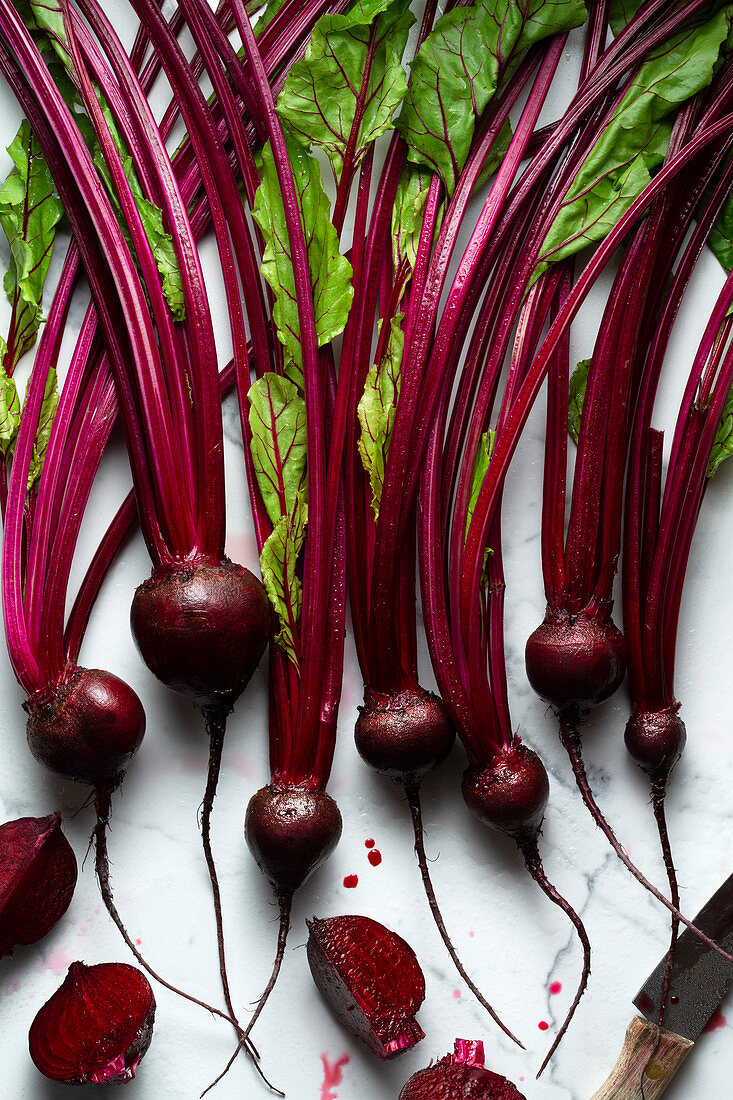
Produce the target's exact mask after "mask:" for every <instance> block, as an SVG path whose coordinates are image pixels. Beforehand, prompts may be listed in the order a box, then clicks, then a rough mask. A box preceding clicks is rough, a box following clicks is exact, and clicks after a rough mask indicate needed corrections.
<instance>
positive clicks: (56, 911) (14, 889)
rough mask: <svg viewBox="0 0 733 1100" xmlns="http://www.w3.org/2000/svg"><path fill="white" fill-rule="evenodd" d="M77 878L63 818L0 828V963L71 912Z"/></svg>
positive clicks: (24, 819) (22, 819)
mask: <svg viewBox="0 0 733 1100" xmlns="http://www.w3.org/2000/svg"><path fill="white" fill-rule="evenodd" d="M76 875H77V868H76V856H75V855H74V852H73V849H72V847H71V845H70V844H69V842H68V840H67V839H66V837H65V836H64V834H63V833H62V831H61V814H59V813H55V814H49V815H48V817H20V818H18V820H17V821H6V822H5V824H4V825H0V959H1V958H3V957H4V956H5V955H9V954H10V953H11V952H12V950H13V948H14V947H15V946H16V945H18V944H26V943H35V942H36V941H37V940H40V939H42V938H43V936H45V935H46V933H47V932H50V931H51V929H52V928H53V926H54V925H55V924H56V923H57V921H59V920H60V919H61V917H63V915H64V913H65V912H66V910H67V909H68V908H69V904H70V903H71V899H72V897H73V894H74V887H75V886H76Z"/></svg>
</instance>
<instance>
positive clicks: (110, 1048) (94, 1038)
mask: <svg viewBox="0 0 733 1100" xmlns="http://www.w3.org/2000/svg"><path fill="white" fill-rule="evenodd" d="M154 1019H155V998H154V996H153V991H152V989H151V988H150V983H149V982H148V980H147V978H146V977H145V975H144V974H142V973H141V972H140V971H139V970H137V969H136V968H135V967H134V966H128V965H127V963H98V964H97V965H96V966H85V965H84V963H83V962H75V963H72V964H71V966H70V967H69V972H68V974H67V975H66V978H65V979H64V982H63V985H61V986H60V988H59V989H57V990H56V992H55V993H54V994H53V996H52V997H51V998H50V1000H48V1001H46V1004H45V1005H44V1006H43V1008H42V1009H41V1010H40V1012H39V1013H38V1015H37V1016H36V1018H35V1020H34V1021H33V1023H32V1024H31V1029H30V1033H29V1036H28V1045H29V1048H30V1054H31V1058H32V1059H33V1062H34V1063H35V1065H36V1067H37V1068H38V1069H39V1070H40V1071H41V1073H43V1074H45V1076H46V1077H49V1078H50V1079H51V1080H52V1081H65V1082H67V1083H68V1084H73V1085H86V1084H95V1085H100V1084H118V1083H120V1082H123V1081H131V1080H132V1078H133V1077H134V1076H135V1071H136V1069H137V1067H138V1063H139V1062H140V1059H141V1058H142V1057H143V1055H144V1054H145V1052H146V1051H147V1049H148V1047H149V1046H150V1040H151V1038H152V1035H153V1021H154Z"/></svg>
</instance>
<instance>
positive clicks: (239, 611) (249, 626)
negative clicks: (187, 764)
mask: <svg viewBox="0 0 733 1100" xmlns="http://www.w3.org/2000/svg"><path fill="white" fill-rule="evenodd" d="M130 622H131V626H132V633H133V636H134V638H135V642H136V643H137V647H138V649H139V650H140V653H141V655H142V658H143V660H144V661H145V664H146V665H147V666H148V668H149V669H150V671H151V672H152V673H153V674H154V675H155V676H157V678H158V679H159V680H161V681H162V682H163V683H164V684H165V685H166V686H167V687H169V688H171V689H172V690H173V691H176V692H178V693H179V694H180V695H184V696H185V697H186V698H187V699H191V700H193V702H195V703H196V704H197V705H198V706H200V707H217V706H224V707H227V708H229V707H231V706H232V705H233V704H234V703H235V702H236V700H237V699H238V698H239V696H240V695H241V694H242V692H243V691H244V689H245V688H246V686H247V684H248V683H249V681H250V679H251V677H252V675H253V673H254V672H255V670H256V668H257V666H258V664H259V663H260V659H261V657H262V655H263V653H264V652H265V648H266V646H267V642H268V638H269V634H270V605H269V603H268V600H267V595H266V593H265V590H264V588H263V586H262V584H261V582H260V581H258V580H257V578H256V577H255V575H254V574H253V573H251V572H250V570H249V569H245V568H244V567H243V566H241V565H237V564H236V563H235V562H232V561H229V559H227V558H225V559H224V560H223V561H220V562H209V561H204V562H201V563H197V564H196V565H195V567H186V568H183V567H175V566H173V565H166V566H165V567H162V566H160V567H158V568H157V569H154V570H153V573H152V575H151V576H150V578H149V579H148V580H146V581H144V582H143V583H142V584H141V585H140V586H139V587H138V589H137V591H136V592H135V597H134V599H133V601H132V609H131V611H130Z"/></svg>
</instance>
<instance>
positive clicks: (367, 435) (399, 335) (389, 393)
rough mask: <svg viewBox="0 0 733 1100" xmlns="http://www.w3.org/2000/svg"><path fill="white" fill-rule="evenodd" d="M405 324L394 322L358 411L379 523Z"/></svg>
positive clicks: (397, 317) (398, 318)
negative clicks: (383, 351) (384, 349)
mask: <svg viewBox="0 0 733 1100" xmlns="http://www.w3.org/2000/svg"><path fill="white" fill-rule="evenodd" d="M403 320H404V315H403V314H402V313H398V314H396V315H395V316H394V317H393V318H392V320H391V322H390V333H389V340H388V342H387V350H386V351H385V353H384V358H383V359H382V362H381V363H379V364H378V365H377V364H376V363H375V365H374V366H373V367H372V369H371V370H370V371H369V374H368V375H367V379H366V384H365V386H364V393H363V394H362V397H361V400H360V401H359V407H358V409H357V412H358V416H359V425H360V427H361V435H360V437H359V442H358V444H357V446H358V448H359V455H360V456H361V461H362V465H363V467H364V469H365V470H366V472H367V473H368V474H369V484H370V485H371V490H372V508H373V509H374V518H375V519H378V518H379V506H380V503H381V500H382V487H383V485H384V467H385V463H386V461H387V454H388V452H389V444H390V440H391V438H392V429H393V427H394V418H395V414H396V411H397V400H398V398H399V395H400V369H401V367H402V353H403V351H404V348H405V334H404V332H403V331H402V328H401V327H400V326H401V324H402V321H403Z"/></svg>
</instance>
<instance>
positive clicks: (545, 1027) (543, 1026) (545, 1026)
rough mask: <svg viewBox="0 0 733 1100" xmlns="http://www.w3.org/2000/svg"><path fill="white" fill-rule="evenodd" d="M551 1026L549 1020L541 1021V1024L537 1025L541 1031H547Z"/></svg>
mask: <svg viewBox="0 0 733 1100" xmlns="http://www.w3.org/2000/svg"><path fill="white" fill-rule="evenodd" d="M549 1026H550V1025H549V1024H548V1022H547V1020H540V1022H539V1023H538V1024H537V1027H538V1028H539V1029H540V1031H547V1030H548V1028H549Z"/></svg>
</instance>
